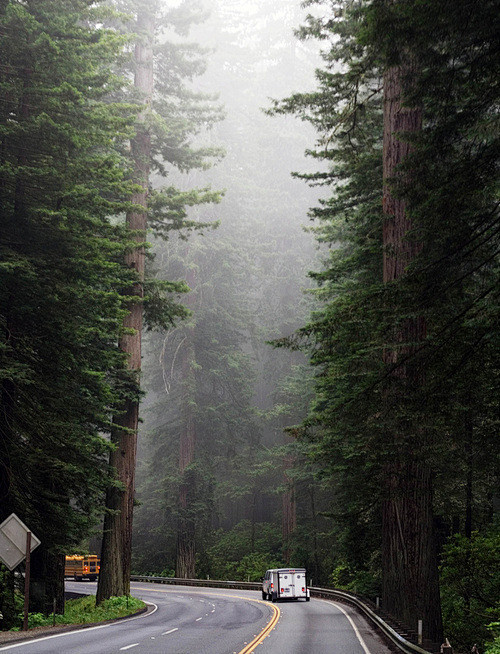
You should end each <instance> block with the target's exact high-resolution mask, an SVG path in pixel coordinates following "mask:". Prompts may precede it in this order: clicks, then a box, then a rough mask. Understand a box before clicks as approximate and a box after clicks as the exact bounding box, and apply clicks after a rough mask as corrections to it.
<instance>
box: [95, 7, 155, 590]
mask: <svg viewBox="0 0 500 654" xmlns="http://www.w3.org/2000/svg"><path fill="white" fill-rule="evenodd" d="M154 27H155V20H154V15H153V13H152V11H150V10H148V9H147V8H143V9H141V11H140V13H139V14H138V16H137V32H138V34H139V40H138V42H137V44H136V47H135V66H136V68H135V78H134V85H135V88H136V89H137V90H138V91H139V92H140V93H141V96H142V98H143V103H144V105H145V107H144V109H143V110H142V112H141V113H140V114H139V117H138V125H137V131H136V135H135V137H134V139H133V140H132V143H131V150H132V158H133V161H134V181H135V182H136V184H137V185H139V186H141V187H142V190H140V191H139V192H137V193H135V194H134V195H133V197H132V202H133V203H134V204H136V205H140V206H142V207H144V211H134V212H130V213H128V214H127V226H128V228H129V229H130V230H131V232H133V233H132V236H131V238H132V239H134V240H135V241H137V243H144V241H145V239H146V220H147V212H146V210H147V196H148V185H149V166H150V158H151V137H150V133H149V129H148V127H147V124H146V116H147V113H148V112H149V111H150V107H151V102H152V96H153V39H154ZM125 263H126V265H127V266H128V267H129V268H131V269H132V270H135V272H136V273H137V279H138V281H137V283H136V284H135V285H134V287H133V288H132V289H130V290H129V292H128V294H129V295H130V296H132V298H131V302H130V309H129V313H128V315H127V317H126V318H125V320H124V325H123V326H124V332H128V333H124V334H123V336H122V338H121V339H120V348H121V349H122V350H123V352H125V353H126V355H127V357H128V369H129V373H130V379H129V381H130V384H131V393H132V395H134V394H135V395H138V393H137V392H136V390H138V387H139V377H140V370H141V335H142V302H141V301H140V300H138V299H137V298H142V296H143V288H142V281H143V280H144V247H143V246H141V245H139V246H138V247H137V248H135V249H133V250H131V251H130V252H129V253H128V254H127V255H126V257H125ZM138 421H139V399H138V397H136V398H130V399H128V400H127V401H126V402H125V403H124V405H123V407H122V412H121V413H120V414H119V415H117V416H115V418H114V420H113V424H114V429H113V433H112V436H111V438H112V442H113V443H114V445H115V446H116V449H115V450H114V451H113V452H112V453H111V456H110V465H111V466H112V468H113V469H114V470H116V477H117V479H118V481H119V482H120V484H121V486H120V487H112V488H110V489H109V490H108V493H107V497H106V507H107V509H108V512H107V513H106V516H105V520H104V534H103V543H102V554H101V571H100V575H99V584H98V591H97V602H98V603H99V602H101V601H102V600H104V599H108V598H109V597H111V596H112V595H113V596H120V595H126V594H128V593H129V592H130V571H131V555H132V518H133V507H134V489H135V464H136V452H137V428H138Z"/></svg>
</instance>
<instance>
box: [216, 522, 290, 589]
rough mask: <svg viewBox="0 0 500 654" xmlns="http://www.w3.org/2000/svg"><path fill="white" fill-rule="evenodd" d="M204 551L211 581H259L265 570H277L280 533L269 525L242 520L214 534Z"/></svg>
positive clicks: (278, 565)
mask: <svg viewBox="0 0 500 654" xmlns="http://www.w3.org/2000/svg"><path fill="white" fill-rule="evenodd" d="M211 541H212V543H213V544H211V545H210V546H209V547H208V548H207V552H206V553H207V556H208V558H209V560H210V569H211V571H212V575H211V576H212V577H213V578H215V579H228V580H244V581H246V580H248V579H249V580H250V581H260V579H261V578H262V576H263V574H264V572H265V571H266V570H267V569H268V568H277V567H280V565H281V563H280V557H279V552H280V549H281V542H280V534H279V533H277V530H276V529H275V527H274V526H273V525H270V524H268V523H257V524H255V525H252V524H251V523H250V521H248V520H243V521H242V522H240V523H238V524H237V525H236V526H235V527H233V528H232V529H231V530H228V531H224V530H222V529H220V530H218V531H216V532H214V533H213V534H212V537H211Z"/></svg>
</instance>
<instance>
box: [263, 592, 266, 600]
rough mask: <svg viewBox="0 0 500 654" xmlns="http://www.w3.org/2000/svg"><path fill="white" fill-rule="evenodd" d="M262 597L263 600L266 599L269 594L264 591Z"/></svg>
mask: <svg viewBox="0 0 500 654" xmlns="http://www.w3.org/2000/svg"><path fill="white" fill-rule="evenodd" d="M262 599H263V600H266V599H267V594H266V593H265V592H264V591H262Z"/></svg>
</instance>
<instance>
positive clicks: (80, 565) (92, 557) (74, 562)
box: [64, 554, 101, 581]
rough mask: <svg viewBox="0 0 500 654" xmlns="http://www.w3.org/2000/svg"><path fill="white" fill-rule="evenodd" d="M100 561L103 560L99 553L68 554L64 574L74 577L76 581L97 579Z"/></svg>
mask: <svg viewBox="0 0 500 654" xmlns="http://www.w3.org/2000/svg"><path fill="white" fill-rule="evenodd" d="M100 563H101V560H100V559H98V558H97V554H87V555H85V556H82V555H80V554H71V555H68V556H66V564H65V567H64V576H65V577H73V579H74V580H75V581H82V580H83V579H89V580H90V581H95V580H96V579H97V577H98V576H99V567H100Z"/></svg>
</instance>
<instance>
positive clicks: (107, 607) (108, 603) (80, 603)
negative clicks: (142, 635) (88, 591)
mask: <svg viewBox="0 0 500 654" xmlns="http://www.w3.org/2000/svg"><path fill="white" fill-rule="evenodd" d="M145 606H146V604H145V603H144V602H143V601H142V600H140V599H137V598H136V597H130V596H129V597H128V598H127V597H125V596H124V597H110V598H109V599H108V600H104V602H102V604H100V605H99V606H96V605H95V596H94V595H86V596H85V597H82V598H78V599H70V600H67V601H66V603H65V611H64V615H59V614H57V613H56V615H55V616H54V615H48V616H47V615H43V613H30V614H29V615H28V629H33V628H34V627H51V626H52V625H54V623H55V624H56V625H58V624H88V623H89V622H104V621H105V620H113V619H114V618H123V617H125V616H127V615H131V614H133V613H136V612H137V611H140V609H142V608H144V607H145ZM19 617H20V620H21V623H22V619H23V616H22V615H20V616H19ZM11 631H19V627H13V628H12V629H11Z"/></svg>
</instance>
